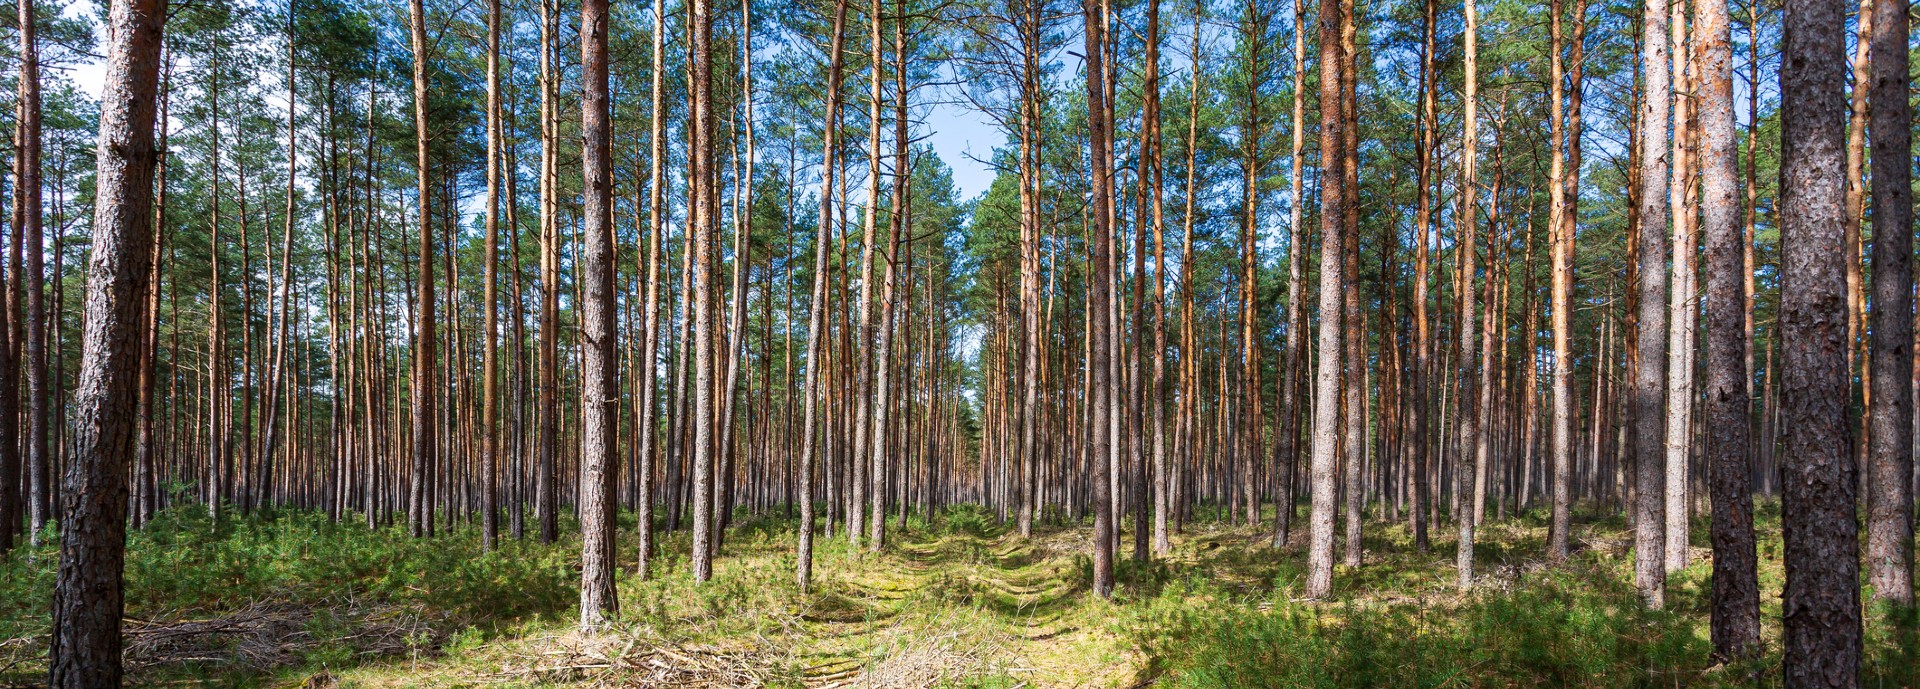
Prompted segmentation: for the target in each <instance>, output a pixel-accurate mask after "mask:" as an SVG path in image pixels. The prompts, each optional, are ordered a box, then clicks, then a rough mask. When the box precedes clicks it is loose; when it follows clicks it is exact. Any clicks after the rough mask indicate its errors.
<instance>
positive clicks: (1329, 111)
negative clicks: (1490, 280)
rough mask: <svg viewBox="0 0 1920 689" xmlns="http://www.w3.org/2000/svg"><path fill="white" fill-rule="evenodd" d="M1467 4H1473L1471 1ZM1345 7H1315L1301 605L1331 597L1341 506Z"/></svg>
mask: <svg viewBox="0 0 1920 689" xmlns="http://www.w3.org/2000/svg"><path fill="white" fill-rule="evenodd" d="M1469 2H1471V0H1469ZM1347 6H1348V1H1347V0H1321V3H1320V15H1319V21H1320V160H1321V176H1322V178H1323V179H1328V180H1333V181H1334V183H1333V184H1323V185H1322V186H1321V189H1320V335H1319V340H1318V343H1317V348H1318V349H1317V351H1316V352H1315V355H1314V356H1315V357H1316V366H1315V369H1314V384H1313V397H1314V400H1313V450H1312V455H1311V460H1310V461H1311V465H1312V472H1313V495H1312V498H1313V505H1312V513H1311V516H1310V520H1309V527H1310V528H1311V529H1312V531H1311V533H1310V535H1309V536H1308V540H1307V597H1309V598H1325V597H1326V596H1327V595H1328V594H1330V593H1332V592H1333V524H1334V506H1335V504H1336V503H1337V500H1338V498H1339V486H1338V484H1337V483H1336V482H1335V475H1336V474H1337V473H1338V462H1339V457H1338V455H1337V450H1338V448H1339V441H1340V358H1341V344H1342V343H1343V342H1344V340H1343V339H1342V338H1343V336H1344V332H1343V331H1344V330H1345V327H1344V325H1343V323H1342V321H1344V320H1345V319H1344V318H1343V315H1342V309H1343V303H1344V302H1343V296H1342V292H1343V291H1344V290H1345V289H1346V280H1347V278H1346V275H1345V267H1346V259H1345V257H1344V255H1343V254H1345V253H1346V252H1345V248H1346V239H1345V233H1346V208H1347V204H1348V203H1350V202H1351V201H1350V199H1349V192H1351V191H1352V190H1350V189H1348V188H1347V185H1346V175H1344V174H1342V168H1343V167H1344V166H1345V164H1346V160H1347V158H1346V156H1345V154H1344V149H1345V148H1346V128H1347V127H1348V126H1350V123H1348V122H1347V121H1346V107H1345V104H1344V101H1345V95H1344V94H1345V86H1344V85H1343V77H1344V76H1345V74H1346V72H1347V70H1346V65H1347V63H1348V60H1350V59H1351V56H1349V55H1347V54H1346V53H1345V51H1344V50H1343V42H1342V41H1341V40H1340V39H1339V36H1340V30H1341V26H1342V21H1343V19H1342V18H1343V17H1344V16H1345V15H1346V8H1347Z"/></svg>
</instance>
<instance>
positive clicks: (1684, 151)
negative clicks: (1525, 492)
mask: <svg viewBox="0 0 1920 689" xmlns="http://www.w3.org/2000/svg"><path fill="white" fill-rule="evenodd" d="M1670 8H1671V9H1670V10H1669V11H1670V12H1671V19H1670V22H1671V23H1670V24H1669V29H1670V30H1671V31H1672V38H1673V145H1672V148H1671V149H1670V150H1671V153H1672V159H1671V161H1670V162H1671V163H1672V164H1673V194H1672V195H1671V197H1670V198H1669V202H1668V205H1669V212H1670V213H1671V217H1672V219H1673V283H1672V290H1671V291H1670V292H1669V293H1668V296H1667V312H1668V313H1667V317H1668V321H1667V408H1666V425H1667V440H1666V455H1667V456H1666V464H1665V470H1666V474H1665V489H1664V493H1665V499H1666V508H1665V515H1664V516H1665V518H1666V537H1665V539H1664V540H1663V541H1662V544H1663V550H1664V556H1663V559H1664V560H1665V566H1666V570H1667V572H1668V573H1669V574H1671V573H1673V572H1676V571H1679V570H1681V569H1683V568H1685V567H1686V566H1687V546H1688V545H1689V538H1688V533H1687V532H1688V519H1687V517H1688V516H1689V514H1688V512H1689V502H1690V501H1689V497H1690V494H1691V492H1692V491H1691V490H1690V488H1691V484H1690V483H1689V481H1688V479H1689V471H1688V469H1689V468H1690V467H1689V464H1690V463H1691V462H1690V460H1691V458H1692V457H1693V399H1694V395H1693V379H1694V370H1693V369H1694V366H1693V364H1694V360H1693V355H1694V340H1695V339H1696V334H1697V332H1698V330H1699V329H1698V327H1697V326H1698V322H1697V321H1698V317H1697V314H1698V313H1699V309H1698V306H1699V304H1698V302H1696V301H1695V300H1694V291H1695V277H1696V274H1697V271H1695V270H1694V253H1695V247H1696V246H1697V244H1698V239H1697V236H1698V235H1696V234H1695V232H1694V229H1695V222H1696V219H1695V217H1694V216H1695V211H1696V209H1697V206H1696V203H1697V199H1698V190H1697V189H1695V188H1694V173H1693V159H1694V155H1695V154H1694V149H1693V140H1694V138H1695V135H1694V131H1695V127H1694V124H1695V122H1694V117H1693V109H1694V108H1693V98H1694V80H1693V70H1692V66H1693V63H1694V60H1693V43H1694V42H1693V41H1692V40H1691V38H1692V37H1691V35H1690V34H1689V33H1688V31H1687V10H1686V3H1684V2H1675V3H1671V5H1670Z"/></svg>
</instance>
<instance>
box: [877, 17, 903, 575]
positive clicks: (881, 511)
mask: <svg viewBox="0 0 1920 689" xmlns="http://www.w3.org/2000/svg"><path fill="white" fill-rule="evenodd" d="M906 9H907V8H906V7H905V0H901V6H900V7H899V11H900V14H899V16H896V17H894V23H893V57H894V64H893V77H894V99H895V100H894V105H893V207H892V208H891V209H890V210H889V212H888V213H887V216H888V217H887V253H886V256H885V259H886V262H887V266H886V270H885V273H884V275H885V277H883V278H882V279H881V281H880V325H879V329H880V333H879V343H878V344H876V345H875V346H874V358H875V359H877V363H876V366H877V367H878V368H877V370H876V371H875V381H874V385H873V396H874V400H873V430H872V431H871V433H870V435H871V437H870V440H871V441H872V443H873V446H872V448H871V449H870V450H869V452H871V453H872V457H871V461H872V462H873V466H872V468H870V469H869V470H868V477H869V478H870V479H871V480H872V484H871V486H870V487H869V489H868V493H869V495H870V497H871V498H872V500H873V510H872V512H871V513H870V514H869V515H868V516H869V519H868V522H867V547H868V549H870V550H872V551H874V552H879V551H880V549H881V548H883V547H885V546H886V537H887V473H888V467H887V464H888V461H887V459H888V454H889V452H888V446H889V443H888V442H887V440H888V438H887V429H888V428H889V427H888V425H887V418H888V416H889V413H890V412H891V410H892V406H891V405H890V403H889V399H890V396H891V393H892V392H893V390H892V387H891V385H892V375H893V368H894V367H893V330H894V310H895V309H894V306H895V303H896V301H897V299H896V297H895V291H896V290H898V285H899V282H900V278H899V275H898V273H899V264H900V261H899V257H900V236H901V233H903V232H905V231H906V229H907V228H906V227H905V224H906V215H907V209H908V207H909V201H908V200H907V194H908V193H909V187H910V185H911V182H910V180H911V179H912V176H913V173H912V162H911V161H909V160H908V159H907V149H908V146H909V145H910V144H911V142H910V141H909V140H908V138H907V95H908V94H907V72H906V68H907V55H906V50H907V30H906V26H907V12H906ZM875 181H876V183H877V182H878V179H877V178H876V180H875ZM908 284H909V289H908V291H909V292H911V291H912V289H911V284H912V281H911V278H909V279H908Z"/></svg>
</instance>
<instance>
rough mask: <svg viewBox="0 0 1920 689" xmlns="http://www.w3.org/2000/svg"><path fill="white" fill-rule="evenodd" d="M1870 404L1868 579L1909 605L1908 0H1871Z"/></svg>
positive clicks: (1883, 594) (1877, 593) (1886, 597)
mask: <svg viewBox="0 0 1920 689" xmlns="http://www.w3.org/2000/svg"><path fill="white" fill-rule="evenodd" d="M1873 11H1874V14H1875V15H1876V17H1875V21H1874V25H1875V27H1876V28H1875V31H1874V34H1873V39H1872V40H1873V51H1872V53H1873V57H1872V63H1873V79H1872V86H1871V90H1872V94H1871V98H1872V104H1871V108H1870V110H1871V112H1872V117H1873V122H1872V125H1871V126H1872V136H1873V224H1874V229H1875V232H1874V237H1873V312H1872V314H1871V315H1870V319H1871V323H1870V324H1869V325H1870V330H1871V331H1872V333H1873V347H1872V360H1871V365H1872V367H1873V368H1872V370H1873V376H1872V384H1873V392H1872V394H1871V398H1872V406H1870V407H1868V410H1867V413H1868V414H1869V415H1870V417H1871V418H1870V420H1869V422H1868V438H1867V445H1868V465H1867V469H1868V473H1869V474H1870V477H1869V481H1868V490H1869V492H1870V493H1869V497H1868V499H1867V506H1868V507H1867V509H1868V511H1867V562H1868V565H1867V583H1868V584H1869V585H1871V586H1872V587H1873V596H1874V598H1876V599H1878V600H1883V601H1887V602H1890V603H1893V604H1895V605H1898V606H1903V607H1910V606H1912V605H1913V383H1912V381H1913V349H1912V348H1913V232H1912V228H1913V189H1912V186H1911V176H1912V173H1911V170H1910V169H1909V167H1908V165H1906V161H1908V160H1911V159H1912V153H1913V141H1912V137H1913V133H1912V131H1911V130H1910V129H1909V124H1910V123H1911V122H1912V119H1913V108H1912V106H1911V104H1909V103H1908V101H1907V91H1908V87H1909V83H1908V82H1909V77H1908V72H1907V65H1908V55H1907V12H1908V1H1907V0H1874V5H1873ZM1855 88H1856V89H1858V88H1860V87H1859V86H1858V85H1856V86H1855Z"/></svg>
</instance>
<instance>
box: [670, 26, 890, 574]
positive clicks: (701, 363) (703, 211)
mask: <svg viewBox="0 0 1920 689" xmlns="http://www.w3.org/2000/svg"><path fill="white" fill-rule="evenodd" d="M688 15H689V16H688V21H689V22H691V23H692V26H691V27H690V29H689V34H691V41H690V47H691V48H692V50H693V72H692V74H691V76H692V77H693V86H692V91H693V102H692V104H691V106H692V107H691V109H690V111H689V113H688V115H689V117H690V118H691V120H692V130H693V131H692V135H691V136H690V137H689V141H688V145H689V147H690V148H691V149H692V157H693V164H692V168H693V179H692V180H691V183H690V184H689V185H688V186H689V188H690V193H691V195H692V197H693V198H692V202H693V203H692V205H693V213H692V215H693V217H692V223H691V224H690V225H689V228H690V229H691V230H692V233H691V236H690V237H689V240H690V241H691V242H692V244H693V246H692V247H691V256H692V263H691V264H690V265H691V271H692V277H693V289H692V303H691V308H692V310H693V314H694V318H693V357H694V359H693V371H694V373H693V380H694V387H693V453H692V455H691V456H692V458H693V578H694V580H695V581H706V580H708V579H711V578H713V545H712V544H713V459H714V431H715V430H716V429H715V428H714V416H715V414H714V394H713V383H714V377H715V376H714V351H713V348H714V342H715V339H716V334H715V333H714V325H715V323H714V317H713V316H714V313H713V291H714V290H713V270H714V259H713V243H714V239H715V234H716V230H717V228H718V224H719V218H720V213H719V210H720V209H719V203H718V194H717V193H716V182H715V176H714V166H715V159H714V136H713V134H714V114H713V2H712V0H693V3H692V5H691V7H690V8H689V12H688ZM854 530H856V531H857V529H854Z"/></svg>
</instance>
